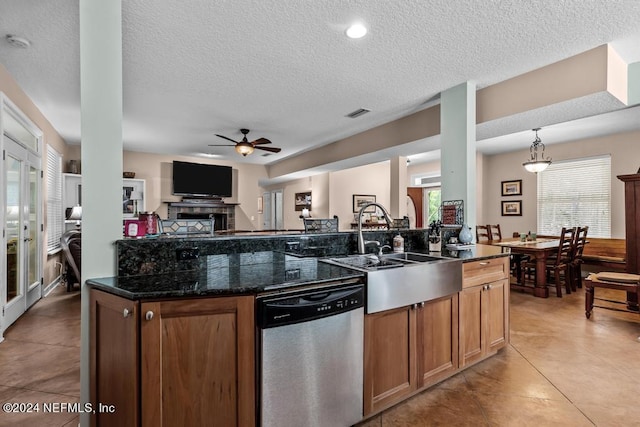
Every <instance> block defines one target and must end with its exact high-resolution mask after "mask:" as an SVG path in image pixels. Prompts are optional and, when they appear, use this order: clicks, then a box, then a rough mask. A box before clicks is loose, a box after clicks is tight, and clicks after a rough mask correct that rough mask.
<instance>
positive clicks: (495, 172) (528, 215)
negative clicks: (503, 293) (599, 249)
mask: <svg viewBox="0 0 640 427" xmlns="http://www.w3.org/2000/svg"><path fill="white" fill-rule="evenodd" d="M639 140H640V132H630V133H621V134H616V135H610V136H606V137H601V138H591V139H587V140H580V141H573V142H569V143H565V144H554V145H549V146H547V150H546V153H547V155H549V156H551V157H552V159H553V160H554V161H559V160H569V159H579V158H583V157H591V156H597V155H603V154H610V155H611V237H613V238H624V232H625V226H624V186H623V184H622V182H621V181H620V180H618V179H617V178H616V176H617V175H625V174H632V173H635V172H636V171H637V170H638V167H639V166H640V161H639V159H640V144H638V141H639ZM528 155H529V151H528V150H521V151H515V152H511V153H506V154H500V155H495V156H486V157H485V167H484V174H483V180H484V184H483V188H482V189H483V190H484V197H483V199H484V203H483V206H482V210H479V211H478V212H482V215H479V216H480V217H481V218H482V219H483V222H486V223H492V224H498V223H499V224H500V225H501V228H502V232H503V234H505V235H509V236H510V235H511V234H512V233H513V232H514V231H529V230H531V231H534V230H536V222H537V213H536V194H537V193H536V192H537V178H536V175H535V174H532V173H529V172H526V171H525V170H524V168H523V167H522V162H523V161H525V160H526V159H527V157H528ZM515 179H522V197H501V195H500V194H501V181H506V180H515ZM520 199H521V200H522V216H521V217H503V216H501V210H500V201H501V200H520Z"/></svg>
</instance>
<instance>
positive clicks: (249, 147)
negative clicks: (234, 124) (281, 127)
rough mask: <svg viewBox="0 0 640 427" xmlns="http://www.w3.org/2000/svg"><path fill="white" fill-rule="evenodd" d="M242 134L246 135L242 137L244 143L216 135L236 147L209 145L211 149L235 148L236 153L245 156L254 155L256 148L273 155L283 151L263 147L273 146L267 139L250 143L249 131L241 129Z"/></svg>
mask: <svg viewBox="0 0 640 427" xmlns="http://www.w3.org/2000/svg"><path fill="white" fill-rule="evenodd" d="M240 132H242V135H244V136H243V137H242V141H234V140H233V139H231V138H228V137H226V136H224V135H218V134H216V136H218V137H220V138H223V139H226V140H228V141H231V142H233V143H234V145H217V144H209V147H235V148H236V151H237V152H238V153H239V154H242V155H243V156H246V155H247V154H251V153H253V150H254V149H256V148H257V149H258V150H264V151H269V152H271V153H279V152H280V150H281V149H280V148H277V147H263V146H262V145H264V144H271V141H269V140H268V139H267V138H258V139H256V140H255V141H251V142H249V140H248V139H247V134H248V133H249V129H240Z"/></svg>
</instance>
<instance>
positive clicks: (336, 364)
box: [258, 284, 364, 427]
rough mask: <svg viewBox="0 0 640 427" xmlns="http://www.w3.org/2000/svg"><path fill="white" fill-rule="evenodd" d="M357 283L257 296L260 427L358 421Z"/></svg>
mask: <svg viewBox="0 0 640 427" xmlns="http://www.w3.org/2000/svg"><path fill="white" fill-rule="evenodd" d="M363 306H364V287H363V285H362V284H356V285H353V284H351V285H343V286H340V287H337V288H336V287H332V288H323V289H315V290H308V291H305V292H301V293H294V294H289V295H279V296H270V297H264V298H259V300H258V322H259V326H260V328H261V334H260V338H261V343H260V346H261V362H260V420H261V425H262V426H263V427H272V426H273V427H287V426H292V427H299V426H305V427H313V426H316V427H320V426H323V427H324V426H330V427H341V426H350V425H353V424H355V423H357V422H358V421H360V420H361V419H362V409H363V401H362V399H363V395H362V393H363V384H362V381H363V351H364V344H363V341H364V337H363V331H364V308H363Z"/></svg>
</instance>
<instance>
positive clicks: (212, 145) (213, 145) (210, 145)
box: [209, 144, 235, 147]
mask: <svg viewBox="0 0 640 427" xmlns="http://www.w3.org/2000/svg"><path fill="white" fill-rule="evenodd" d="M209 147H235V144H234V145H231V144H229V145H218V144H209Z"/></svg>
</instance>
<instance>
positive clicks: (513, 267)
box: [486, 224, 530, 285]
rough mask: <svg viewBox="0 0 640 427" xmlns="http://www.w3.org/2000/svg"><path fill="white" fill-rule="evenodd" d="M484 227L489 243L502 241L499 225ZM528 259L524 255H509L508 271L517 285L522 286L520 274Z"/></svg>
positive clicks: (522, 280) (521, 275) (522, 281)
mask: <svg viewBox="0 0 640 427" xmlns="http://www.w3.org/2000/svg"><path fill="white" fill-rule="evenodd" d="M486 227H487V233H488V234H489V241H493V240H502V230H501V229H500V224H487V225H486ZM518 235H519V234H518ZM529 259H530V257H529V255H525V254H511V255H510V256H509V269H510V271H511V275H512V276H514V277H515V279H516V284H517V285H523V284H524V279H523V274H522V272H523V271H524V270H523V269H524V265H525V263H526V262H528V261H529Z"/></svg>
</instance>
